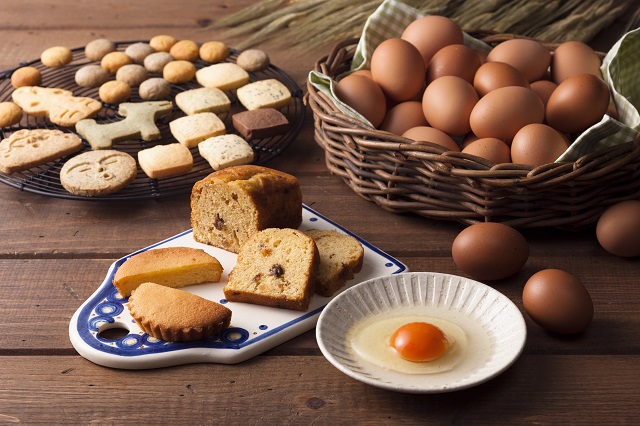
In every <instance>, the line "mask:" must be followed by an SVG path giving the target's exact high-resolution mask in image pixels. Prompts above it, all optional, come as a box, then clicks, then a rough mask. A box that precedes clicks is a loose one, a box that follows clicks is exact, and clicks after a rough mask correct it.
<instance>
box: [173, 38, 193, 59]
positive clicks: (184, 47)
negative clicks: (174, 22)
mask: <svg viewBox="0 0 640 426" xmlns="http://www.w3.org/2000/svg"><path fill="white" fill-rule="evenodd" d="M169 53H170V54H171V56H173V57H174V58H175V59H176V60H179V61H180V60H182V61H189V62H195V61H197V60H198V58H199V57H200V46H198V43H196V42H195V41H193V40H180V41H178V42H176V44H174V45H173V46H171V49H170V50H169Z"/></svg>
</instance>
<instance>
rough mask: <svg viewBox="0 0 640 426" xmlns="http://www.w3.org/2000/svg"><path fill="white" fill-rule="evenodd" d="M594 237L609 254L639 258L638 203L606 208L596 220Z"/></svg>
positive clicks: (620, 204) (633, 202) (624, 203)
mask: <svg viewBox="0 0 640 426" xmlns="http://www.w3.org/2000/svg"><path fill="white" fill-rule="evenodd" d="M596 236H597V238H598V242H599V243H600V245H601V246H602V248H604V249H605V250H606V251H608V252H609V253H611V254H614V255H616V256H620V257H637V256H640V201H639V200H629V201H621V202H619V203H617V204H614V205H613V206H611V207H609V208H607V209H606V210H605V212H604V213H603V214H602V216H600V218H599V219H598V224H597V226H596Z"/></svg>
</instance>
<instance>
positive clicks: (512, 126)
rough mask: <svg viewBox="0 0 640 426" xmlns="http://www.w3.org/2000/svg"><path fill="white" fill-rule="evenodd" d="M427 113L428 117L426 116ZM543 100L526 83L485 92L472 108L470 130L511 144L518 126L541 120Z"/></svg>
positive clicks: (484, 136) (542, 116) (478, 134)
mask: <svg viewBox="0 0 640 426" xmlns="http://www.w3.org/2000/svg"><path fill="white" fill-rule="evenodd" d="M428 119H429V117H427V120H428ZM543 120H544V104H543V103H542V100H541V99H540V98H539V97H538V95H536V94H535V92H534V91H533V90H531V89H529V88H526V87H519V86H508V87H500V88H498V89H495V90H492V91H491V92H489V93H487V94H486V95H484V96H483V97H482V98H481V99H480V100H479V101H478V103H477V104H476V105H475V107H474V108H473V111H471V115H470V117H469V123H470V125H471V130H472V131H473V133H474V134H475V135H477V136H478V137H480V138H497V139H500V140H502V141H504V142H505V143H506V144H507V145H511V140H512V139H513V137H514V136H515V134H516V133H518V130H520V129H521V128H523V127H524V126H526V125H527V124H531V123H542V122H543Z"/></svg>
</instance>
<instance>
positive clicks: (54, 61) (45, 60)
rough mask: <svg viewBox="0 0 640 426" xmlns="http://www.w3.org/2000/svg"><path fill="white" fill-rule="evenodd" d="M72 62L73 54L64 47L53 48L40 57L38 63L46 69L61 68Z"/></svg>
mask: <svg viewBox="0 0 640 426" xmlns="http://www.w3.org/2000/svg"><path fill="white" fill-rule="evenodd" d="M72 60H73V52H71V49H69V48H68V47H66V46H53V47H50V48H48V49H46V50H45V51H44V52H42V54H41V55H40V61H41V62H42V64H43V65H45V66H47V67H61V66H63V65H67V64H69V63H70V62H71V61H72Z"/></svg>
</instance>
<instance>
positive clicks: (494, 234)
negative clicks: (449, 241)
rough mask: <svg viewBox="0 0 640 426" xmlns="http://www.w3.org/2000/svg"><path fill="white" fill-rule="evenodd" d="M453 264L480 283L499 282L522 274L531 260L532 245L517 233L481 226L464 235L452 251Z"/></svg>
mask: <svg viewBox="0 0 640 426" xmlns="http://www.w3.org/2000/svg"><path fill="white" fill-rule="evenodd" d="M451 254H452V257H453V261H454V262H455V264H456V265H457V266H458V268H460V269H461V270H462V271H463V272H465V273H466V274H468V275H470V276H471V277H472V278H474V279H477V280H499V279H502V278H506V277H508V276H511V275H513V274H515V273H516V272H518V271H520V270H521V269H522V267H523V266H524V265H525V263H526V262H527V259H528V258H529V244H528V243H527V240H526V239H525V238H524V236H523V235H522V234H521V233H520V232H518V231H517V230H516V229H514V228H512V227H510V226H507V225H505V224H502V223H497V222H480V223H475V224H473V225H470V226H468V227H467V228H465V229H463V230H462V232H460V233H459V234H458V235H457V236H456V238H455V240H454V241H453V246H452V249H451Z"/></svg>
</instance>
